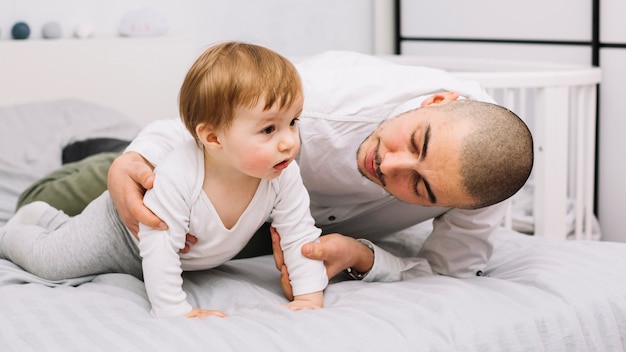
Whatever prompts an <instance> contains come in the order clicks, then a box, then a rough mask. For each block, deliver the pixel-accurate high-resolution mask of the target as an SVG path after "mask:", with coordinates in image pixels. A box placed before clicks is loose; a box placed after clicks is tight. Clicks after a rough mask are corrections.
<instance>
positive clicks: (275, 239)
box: [270, 226, 285, 271]
mask: <svg viewBox="0 0 626 352" xmlns="http://www.w3.org/2000/svg"><path fill="white" fill-rule="evenodd" d="M270 236H272V253H273V254H274V264H276V270H278V271H281V268H282V267H283V266H284V265H285V258H284V257H283V250H282V248H280V235H279V234H278V231H276V229H275V228H274V227H272V226H270Z"/></svg>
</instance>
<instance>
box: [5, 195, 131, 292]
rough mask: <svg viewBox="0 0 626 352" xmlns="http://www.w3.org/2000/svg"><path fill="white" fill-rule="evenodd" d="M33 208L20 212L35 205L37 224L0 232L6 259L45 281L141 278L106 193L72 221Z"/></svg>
mask: <svg viewBox="0 0 626 352" xmlns="http://www.w3.org/2000/svg"><path fill="white" fill-rule="evenodd" d="M38 203H39V204H37V203H31V204H27V205H25V206H24V207H23V208H25V207H31V206H38V207H39V208H38V209H37V214H38V215H39V214H40V216H37V219H35V220H31V222H29V224H19V223H17V224H10V223H9V224H10V225H11V226H9V224H7V226H5V227H3V228H2V229H0V233H3V234H2V236H1V238H0V246H2V247H1V251H0V252H2V253H3V254H4V257H6V259H9V260H11V261H12V262H13V263H15V264H17V265H19V266H21V267H22V268H23V269H24V270H26V271H28V272H30V273H32V274H34V275H37V276H39V277H41V278H44V279H47V280H62V279H70V278H75V277H82V276H87V275H95V274H104V273H125V274H131V275H133V276H135V277H137V278H139V279H142V278H143V275H142V270H141V257H140V255H139V249H138V248H137V245H136V244H135V242H134V240H133V239H132V237H131V236H132V235H131V234H130V233H129V231H128V230H127V229H126V227H125V226H124V224H123V223H122V222H121V220H120V218H119V216H118V215H117V211H116V210H115V207H114V206H113V202H112V201H111V197H110V196H109V192H108V191H106V192H104V193H103V194H102V195H100V196H99V197H98V198H96V199H95V200H94V201H92V202H91V203H90V204H89V205H88V206H87V207H86V208H85V210H83V212H82V213H81V214H78V215H76V216H74V217H69V216H67V215H66V214H65V213H63V212H62V211H60V210H57V209H55V208H53V207H51V206H49V205H47V204H46V203H43V202H38ZM43 204H45V206H42V205H43ZM41 209H43V211H41ZM21 210H22V211H27V209H21Z"/></svg>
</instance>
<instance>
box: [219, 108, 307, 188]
mask: <svg viewBox="0 0 626 352" xmlns="http://www.w3.org/2000/svg"><path fill="white" fill-rule="evenodd" d="M302 105H303V99H302V97H300V98H297V99H294V101H293V104H291V105H290V106H288V107H285V108H283V109H280V108H279V107H278V106H277V105H275V106H273V107H271V108H270V109H268V110H263V107H264V106H265V102H264V101H263V100H262V99H261V100H260V101H259V102H258V104H257V105H256V106H254V107H252V108H247V107H239V108H237V109H236V110H235V116H234V119H233V122H232V125H231V126H230V127H229V128H228V129H227V130H226V131H224V132H223V133H219V137H220V141H221V143H222V148H223V150H224V152H225V153H227V154H228V156H229V157H230V158H231V163H232V165H233V167H235V168H236V169H238V170H239V171H240V172H242V173H244V174H246V175H249V176H252V177H257V178H262V179H274V178H276V177H278V175H280V173H281V172H282V170H284V169H285V168H286V167H287V166H288V165H289V164H290V163H291V162H292V161H293V160H294V159H295V157H296V155H297V154H298V152H299V151H300V136H299V133H298V123H297V120H298V118H299V116H300V114H301V113H302Z"/></svg>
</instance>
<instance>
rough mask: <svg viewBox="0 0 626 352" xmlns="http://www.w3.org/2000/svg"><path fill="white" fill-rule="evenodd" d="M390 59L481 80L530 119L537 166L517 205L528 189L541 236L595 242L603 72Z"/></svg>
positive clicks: (449, 60)
mask: <svg viewBox="0 0 626 352" xmlns="http://www.w3.org/2000/svg"><path fill="white" fill-rule="evenodd" d="M383 57H384V58H386V59H390V60H392V61H395V62H398V63H402V64H410V65H421V66H429V67H436V68H441V69H445V70H447V71H450V72H452V73H454V75H455V76H457V77H460V78H465V79H471V80H475V81H478V82H479V83H480V84H481V85H482V86H483V87H484V88H485V89H486V90H487V91H488V92H489V93H490V94H491V95H492V96H493V97H494V98H495V99H496V101H497V102H498V103H499V104H501V105H503V106H505V107H507V108H509V109H511V110H512V111H514V112H515V113H516V114H518V115H519V116H520V117H521V118H522V119H524V120H525V121H526V123H527V124H528V125H529V127H530V129H531V131H532V133H533V136H534V142H535V164H534V169H533V174H532V175H531V178H530V180H529V183H528V184H527V187H524V189H523V190H521V191H520V194H518V195H516V196H515V197H514V204H516V203H515V200H516V198H519V197H520V196H521V195H522V194H521V193H522V192H529V191H530V192H532V193H531V196H532V209H531V213H532V214H530V215H531V217H532V221H533V226H532V227H533V230H532V232H533V233H534V234H535V235H536V236H546V237H554V238H568V237H569V238H574V239H592V231H593V230H594V229H593V227H594V223H595V216H594V213H593V210H594V194H595V191H594V184H595V135H596V92H597V85H598V84H599V83H600V80H601V71H600V69H599V68H597V67H582V66H574V65H563V64H552V63H529V62H514V61H502V60H484V59H468V58H449V57H427V56H424V57H422V56H420V57H418V56H409V55H401V56H383ZM514 209H515V207H512V208H511V209H510V211H509V213H508V215H507V217H506V219H505V223H504V225H505V226H506V227H509V228H511V227H514V226H513V225H514V224H513V222H514V215H513V212H514ZM522 211H523V209H522ZM570 225H571V226H570ZM568 235H569V236H568ZM596 235H597V233H596Z"/></svg>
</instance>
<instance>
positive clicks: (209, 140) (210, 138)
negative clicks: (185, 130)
mask: <svg viewBox="0 0 626 352" xmlns="http://www.w3.org/2000/svg"><path fill="white" fill-rule="evenodd" d="M196 135H197V136H198V139H199V140H200V143H202V144H203V145H204V147H205V148H212V149H215V148H219V147H220V146H221V143H220V140H219V138H218V136H217V134H216V133H215V129H214V128H213V126H211V125H209V124H206V123H200V124H198V126H196Z"/></svg>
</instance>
